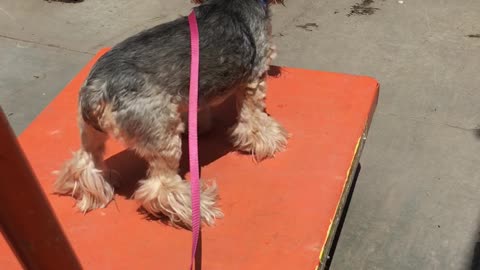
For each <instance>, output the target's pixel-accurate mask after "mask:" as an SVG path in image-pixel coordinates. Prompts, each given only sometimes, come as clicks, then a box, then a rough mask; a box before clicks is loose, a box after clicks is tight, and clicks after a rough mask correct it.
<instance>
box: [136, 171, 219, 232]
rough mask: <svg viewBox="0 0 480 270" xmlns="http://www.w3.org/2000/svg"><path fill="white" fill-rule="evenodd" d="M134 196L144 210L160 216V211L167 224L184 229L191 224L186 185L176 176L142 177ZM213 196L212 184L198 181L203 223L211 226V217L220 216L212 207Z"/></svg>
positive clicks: (214, 188)
mask: <svg viewBox="0 0 480 270" xmlns="http://www.w3.org/2000/svg"><path fill="white" fill-rule="evenodd" d="M134 197H135V199H137V200H139V201H140V202H141V204H142V207H143V209H145V210H146V211H147V212H148V213H150V214H151V215H153V216H155V217H160V218H161V216H162V215H163V216H164V217H166V218H167V219H168V223H169V224H170V225H172V226H175V227H185V228H188V229H190V228H191V227H192V208H191V205H192V201H191V196H190V185H189V184H188V182H186V181H183V180H182V179H181V178H180V176H178V175H177V176H174V177H165V176H158V177H153V178H149V179H147V180H143V181H141V186H140V187H139V189H138V190H137V191H136V192H135V195H134ZM216 200H217V188H216V185H212V186H210V187H206V186H205V185H203V184H202V192H201V195H200V208H201V214H202V223H203V224H206V225H208V226H211V225H213V224H214V223H215V219H217V218H221V217H223V214H222V212H221V211H220V209H218V208H217V207H216Z"/></svg>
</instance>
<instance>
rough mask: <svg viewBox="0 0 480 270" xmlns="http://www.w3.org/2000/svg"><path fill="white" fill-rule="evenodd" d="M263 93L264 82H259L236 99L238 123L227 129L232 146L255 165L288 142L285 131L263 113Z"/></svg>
mask: <svg viewBox="0 0 480 270" xmlns="http://www.w3.org/2000/svg"><path fill="white" fill-rule="evenodd" d="M266 92H267V85H266V82H265V79H264V78H260V79H259V81H255V82H253V83H251V84H249V85H248V86H247V89H246V90H245V91H244V92H241V93H240V94H241V95H239V96H237V108H238V110H239V112H238V119H237V120H238V121H237V123H236V124H235V125H234V126H233V127H232V128H231V129H230V134H231V141H232V143H233V145H234V146H235V147H236V148H237V149H238V150H240V151H243V152H248V153H252V154H253V155H254V157H255V159H256V160H257V161H261V160H263V159H266V158H269V157H273V156H274V155H275V153H277V152H281V151H283V150H284V149H285V147H286V145H287V139H288V133H287V131H286V130H285V129H284V128H283V127H282V126H281V125H280V124H279V123H278V122H277V121H276V120H275V119H273V118H272V117H270V116H269V115H268V114H267V113H266V105H265V98H266Z"/></svg>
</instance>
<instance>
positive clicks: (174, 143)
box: [54, 0, 289, 228]
mask: <svg viewBox="0 0 480 270" xmlns="http://www.w3.org/2000/svg"><path fill="white" fill-rule="evenodd" d="M194 2H195V3H197V4H200V5H198V6H196V7H195V8H194V12H195V14H196V17H197V21H198V27H199V33H200V73H199V76H200V81H199V113H200V112H203V113H205V112H206V113H207V115H208V111H209V108H211V107H212V106H216V105H218V104H222V102H224V101H225V100H226V99H227V98H228V97H230V96H233V95H235V98H236V107H237V110H238V116H237V119H236V123H235V124H234V125H233V126H232V127H231V128H230V129H229V133H228V134H229V135H230V141H231V143H232V145H233V146H234V147H235V149H237V150H239V151H242V152H247V153H251V154H252V155H253V156H254V158H255V159H256V160H257V161H261V160H264V159H266V158H270V157H273V156H274V155H275V154H276V153H278V152H281V151H283V150H284V149H285V148H286V145H287V141H288V138H289V134H288V133H287V131H286V129H284V128H283V127H282V125H281V124H279V123H278V122H277V121H276V120H274V119H273V118H272V117H271V116H270V115H269V114H267V112H266V105H265V98H266V91H267V86H266V82H265V79H266V74H267V71H268V68H269V65H270V63H271V61H272V60H273V59H274V58H275V56H276V49H275V46H274V45H273V44H272V40H271V31H272V30H271V29H272V28H271V19H270V16H271V11H270V6H271V5H272V4H277V3H280V4H283V0H203V1H199V0H196V1H194ZM190 49H191V48H190V30H189V24H188V20H187V18H186V17H181V18H179V19H177V20H174V21H171V22H168V23H165V24H161V25H158V26H155V27H153V28H151V29H148V30H145V31H143V32H140V33H139V34H136V35H134V36H132V37H130V38H128V39H126V40H124V41H123V42H121V43H119V44H117V45H116V46H114V47H113V48H112V49H111V50H110V51H108V52H107V53H106V54H105V55H103V56H102V57H101V58H100V59H99V60H98V61H97V63H96V64H95V65H94V67H93V68H92V70H91V72H90V74H89V76H88V78H87V79H86V81H85V83H84V85H83V86H82V88H81V89H80V92H79V102H78V125H79V128H80V137H81V148H80V150H78V151H76V152H75V153H74V154H73V158H72V159H71V160H69V161H67V162H66V163H65V164H64V166H63V168H62V169H61V170H60V171H59V175H58V178H57V179H56V181H55V183H54V189H55V192H56V193H58V194H64V195H71V196H72V197H74V198H75V199H76V206H77V208H78V209H79V210H80V211H82V212H84V213H85V212H88V211H90V210H93V209H96V208H103V207H105V206H106V205H107V204H108V203H109V202H110V201H111V200H112V199H113V197H114V185H113V182H112V181H111V180H110V179H107V177H106V174H105V172H106V170H107V168H106V166H105V163H104V151H105V142H106V140H107V139H108V137H109V136H111V137H113V138H115V139H117V140H120V141H121V142H123V143H124V144H125V146H126V147H127V148H129V149H132V150H134V151H135V152H136V153H137V154H138V155H139V156H141V157H142V158H144V159H145V160H146V161H147V163H148V171H147V176H146V179H144V180H141V181H140V182H139V186H138V188H137V189H136V190H135V192H134V195H133V197H134V199H136V200H138V201H139V202H140V204H141V207H143V209H144V210H146V211H147V212H148V213H149V214H152V215H153V216H157V217H162V216H163V217H166V218H167V221H168V223H170V224H172V225H175V226H177V225H179V226H184V227H187V228H190V227H191V215H192V211H191V197H190V186H189V184H188V182H187V181H185V180H183V179H182V178H181V177H180V175H179V173H178V171H179V161H180V158H181V155H182V148H181V144H182V139H181V138H182V134H183V133H184V132H188V131H187V130H186V125H185V124H186V117H185V115H186V114H187V113H188V96H189V82H190V60H191V51H190ZM210 124H211V121H208V117H207V120H206V121H203V120H201V121H200V123H199V125H200V126H199V130H208V128H209V125H210ZM217 196H218V195H217V190H216V184H214V183H213V184H211V185H210V186H208V185H206V184H204V183H202V191H201V213H202V224H206V225H213V224H214V223H215V220H216V219H217V218H221V217H223V213H222V211H221V210H220V209H219V208H218V206H217V204H216V201H217Z"/></svg>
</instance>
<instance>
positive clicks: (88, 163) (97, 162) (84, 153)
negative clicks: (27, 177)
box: [54, 119, 114, 212]
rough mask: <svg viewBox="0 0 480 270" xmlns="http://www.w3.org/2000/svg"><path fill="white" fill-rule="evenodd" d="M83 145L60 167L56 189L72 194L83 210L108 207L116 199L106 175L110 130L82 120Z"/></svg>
mask: <svg viewBox="0 0 480 270" xmlns="http://www.w3.org/2000/svg"><path fill="white" fill-rule="evenodd" d="M79 126H80V133H81V141H82V144H81V148H80V150H78V151H77V152H75V153H74V154H73V158H72V159H71V160H69V161H68V162H66V163H65V164H64V166H63V168H62V169H61V170H60V172H59V175H58V178H57V180H56V182H55V184H54V188H55V192H57V193H60V194H70V195H72V196H73V197H74V198H75V199H76V200H77V207H78V208H79V209H80V210H81V211H82V212H87V211H89V210H93V209H96V208H102V207H105V206H106V205H107V204H108V203H109V202H110V201H111V200H112V198H113V195H114V192H113V187H112V185H111V184H110V183H109V182H107V181H106V180H105V178H104V176H103V173H102V171H103V169H104V161H103V155H104V152H105V142H106V140H107V138H108V135H107V134H106V133H103V132H100V131H98V130H96V129H94V128H93V127H92V126H90V125H88V124H87V123H85V122H84V121H83V120H82V119H80V124H79Z"/></svg>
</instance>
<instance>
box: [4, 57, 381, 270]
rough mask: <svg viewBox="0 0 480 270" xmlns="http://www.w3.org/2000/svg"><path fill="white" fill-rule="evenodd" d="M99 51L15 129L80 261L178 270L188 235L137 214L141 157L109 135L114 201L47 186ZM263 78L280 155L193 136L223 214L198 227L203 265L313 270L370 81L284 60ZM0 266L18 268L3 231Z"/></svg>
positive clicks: (74, 136)
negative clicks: (77, 201)
mask: <svg viewBox="0 0 480 270" xmlns="http://www.w3.org/2000/svg"><path fill="white" fill-rule="evenodd" d="M105 51H106V49H105V50H102V51H101V52H100V53H99V54H98V55H97V56H96V57H95V58H94V59H93V60H92V62H91V63H89V64H88V65H87V66H86V67H85V68H84V69H83V70H82V71H81V72H80V73H79V74H78V75H77V76H76V77H75V78H74V79H73V80H72V81H71V83H70V84H69V85H68V86H67V87H66V88H65V89H64V90H63V91H62V92H61V93H60V94H59V95H58V96H57V97H56V98H55V100H54V101H53V102H52V103H51V104H50V105H49V106H48V107H47V108H46V109H45V110H44V111H43V112H42V113H41V114H40V115H39V116H38V117H37V118H36V120H35V121H34V122H33V123H32V124H31V125H30V126H29V127H28V128H27V129H26V130H25V132H23V134H21V135H20V137H19V140H20V144H21V146H22V148H23V150H24V151H25V154H26V156H27V157H28V159H29V162H30V163H31V166H32V167H33V169H34V172H35V173H36V175H37V177H38V178H39V181H40V182H41V185H42V187H43V189H44V191H45V193H47V194H48V199H49V201H50V203H51V205H52V206H53V208H54V210H55V213H56V214H57V216H58V218H59V220H60V223H61V224H62V226H63V229H64V231H65V233H66V235H67V237H68V239H69V240H70V242H71V244H72V246H73V248H74V250H75V252H76V254H77V256H78V257H79V258H80V261H81V263H82V265H83V267H84V269H115V270H118V269H187V268H188V266H189V256H190V245H191V234H190V232H189V231H186V230H181V229H174V228H172V227H169V226H167V225H164V224H163V223H161V222H158V221H150V220H147V219H145V217H144V216H143V215H142V214H140V213H139V212H138V211H137V209H138V204H137V202H135V201H134V200H130V199H129V195H130V194H131V192H132V191H133V187H134V186H135V182H136V181H137V180H139V179H140V178H141V177H142V175H143V174H144V173H145V165H144V164H143V162H142V161H141V160H140V159H138V158H136V157H135V156H134V155H133V154H131V153H130V152H124V151H123V148H122V147H121V146H120V145H118V144H116V143H115V142H109V144H108V146H107V149H108V150H107V159H108V164H110V165H111V167H113V168H114V169H115V170H116V171H118V173H119V175H120V178H121V180H122V181H123V182H122V184H123V186H122V188H120V190H119V194H118V195H117V196H116V199H115V202H112V203H111V204H110V205H108V207H107V208H105V209H100V210H96V211H93V212H90V213H88V214H86V215H83V214H81V213H78V212H77V211H76V209H75V208H73V204H74V201H73V199H72V198H70V197H59V196H56V195H52V194H51V193H52V183H53V181H54V176H53V175H52V171H54V170H57V169H59V168H60V166H61V165H62V163H63V162H64V161H65V160H67V159H68V158H70V157H71V152H72V151H74V150H76V149H77V148H78V146H79V136H78V129H77V126H76V109H77V108H76V102H77V92H78V89H79V88H80V86H81V84H82V83H83V81H84V79H85V78H86V76H87V75H88V72H89V70H90V68H91V66H92V65H93V64H94V62H95V60H96V59H98V57H100V55H101V54H103V53H104V52H105ZM268 86H269V97H268V101H267V103H268V111H269V113H271V114H272V115H273V116H274V117H275V118H276V119H278V121H279V122H281V123H282V124H283V125H284V126H285V127H286V128H287V129H288V131H289V132H290V133H292V138H291V140H290V141H289V144H288V149H287V151H286V152H283V153H280V154H278V155H277V156H276V158H274V159H270V160H266V161H264V162H262V163H259V164H255V163H254V162H252V158H251V157H249V156H246V155H241V154H238V153H236V152H232V151H230V149H229V147H228V143H226V141H225V140H222V138H219V137H218V136H217V137H215V136H214V135H212V136H207V137H205V138H202V139H201V142H200V156H201V157H200V159H201V160H202V162H203V165H204V166H203V167H202V178H204V179H215V180H216V182H217V184H218V187H219V193H220V196H221V200H220V206H221V208H222V210H223V211H224V213H225V218H223V219H221V220H218V221H217V225H216V226H215V227H210V228H209V227H207V228H204V229H203V236H202V237H203V247H202V266H203V269H207V270H224V269H229V270H237V269H238V270H240V269H241V270H245V269H248V270H254V269H285V270H287V269H288V270H292V269H307V270H313V269H315V268H316V267H318V266H321V265H322V262H325V259H326V254H328V251H329V248H330V244H331V240H332V238H333V232H334V231H335V229H336V225H337V222H336V220H338V217H339V216H340V214H341V210H342V206H343V203H344V200H345V197H346V194H347V192H348V189H349V186H350V181H351V180H352V178H353V176H352V174H353V172H354V170H355V168H356V166H357V164H358V158H359V155H360V152H361V148H362V146H363V142H364V139H365V136H366V132H367V129H368V126H369V123H370V119H371V117H372V114H373V111H374V109H375V105H376V101H377V96H378V84H377V82H376V81H375V80H374V79H372V78H369V77H361V76H352V75H344V74H336V73H327V72H318V71H310V70H302V69H294V68H282V69H281V73H280V74H279V75H278V76H271V77H269V81H268ZM219 142H220V143H219ZM19 210H21V209H19ZM23 210H25V209H23ZM32 222H35V221H32ZM58 256H61V254H58ZM0 268H1V269H5V270H7V269H21V268H20V264H19V263H18V262H17V260H16V258H15V256H14V255H13V253H12V251H11V250H10V248H9V247H8V245H7V244H6V242H5V241H4V240H3V238H0Z"/></svg>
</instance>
